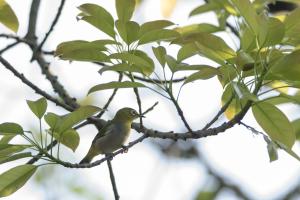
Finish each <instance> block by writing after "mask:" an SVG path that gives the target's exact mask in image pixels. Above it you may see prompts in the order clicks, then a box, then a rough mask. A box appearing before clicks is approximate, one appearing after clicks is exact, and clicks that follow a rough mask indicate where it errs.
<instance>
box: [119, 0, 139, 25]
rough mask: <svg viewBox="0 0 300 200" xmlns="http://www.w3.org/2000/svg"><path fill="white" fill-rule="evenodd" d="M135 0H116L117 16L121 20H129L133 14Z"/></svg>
mask: <svg viewBox="0 0 300 200" xmlns="http://www.w3.org/2000/svg"><path fill="white" fill-rule="evenodd" d="M134 8H135V0H116V10H117V15H118V18H119V19H120V20H122V21H129V20H130V19H131V17H132V15H133V12H134Z"/></svg>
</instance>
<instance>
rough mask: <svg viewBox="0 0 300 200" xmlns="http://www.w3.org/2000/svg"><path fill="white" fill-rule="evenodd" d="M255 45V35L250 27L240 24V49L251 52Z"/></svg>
mask: <svg viewBox="0 0 300 200" xmlns="http://www.w3.org/2000/svg"><path fill="white" fill-rule="evenodd" d="M255 47H256V37H255V35H254V33H253V32H252V31H251V29H250V28H249V27H247V26H245V25H243V24H242V25H241V49H242V50H244V51H245V52H251V51H252V50H253V49H254V48H255Z"/></svg>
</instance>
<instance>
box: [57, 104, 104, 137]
mask: <svg viewBox="0 0 300 200" xmlns="http://www.w3.org/2000/svg"><path fill="white" fill-rule="evenodd" d="M100 110H101V109H100V108H98V107H96V106H81V107H79V108H78V109H77V110H75V111H73V112H71V113H69V114H67V115H65V116H63V118H62V120H61V122H60V123H59V126H58V127H57V128H56V129H55V132H57V133H58V134H61V133H63V132H65V131H67V130H69V129H70V128H72V127H73V126H74V125H76V124H78V123H79V122H81V121H83V120H85V119H87V118H88V117H91V116H92V115H94V114H95V113H97V112H99V111H100Z"/></svg>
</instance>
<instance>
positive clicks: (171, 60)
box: [165, 55, 180, 73]
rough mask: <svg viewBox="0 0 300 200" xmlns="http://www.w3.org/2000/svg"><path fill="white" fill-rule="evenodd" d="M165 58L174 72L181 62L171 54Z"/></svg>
mask: <svg viewBox="0 0 300 200" xmlns="http://www.w3.org/2000/svg"><path fill="white" fill-rule="evenodd" d="M165 60H166V62H167V64H168V67H169V69H170V70H171V72H172V73H174V72H175V69H176V67H177V66H178V65H179V64H180V63H179V62H177V60H176V59H175V58H173V57H172V56H170V55H166V56H165Z"/></svg>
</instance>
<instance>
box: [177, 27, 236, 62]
mask: <svg viewBox="0 0 300 200" xmlns="http://www.w3.org/2000/svg"><path fill="white" fill-rule="evenodd" d="M174 43H176V44H180V45H183V47H182V49H181V50H180V51H179V52H178V55H177V57H180V59H179V60H182V59H185V58H187V57H190V56H192V55H195V54H201V55H204V56H205V57H207V58H209V59H211V60H213V61H215V62H217V63H220V64H222V65H223V64H225V60H228V59H231V58H234V57H235V56H236V52H235V51H234V50H233V49H231V48H230V47H229V46H228V45H227V44H226V43H225V42H224V40H222V39H221V38H219V37H217V36H215V35H213V34H208V33H197V34H193V35H190V36H187V37H182V38H180V39H178V40H175V41H174ZM185 45H188V46H187V47H185Z"/></svg>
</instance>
